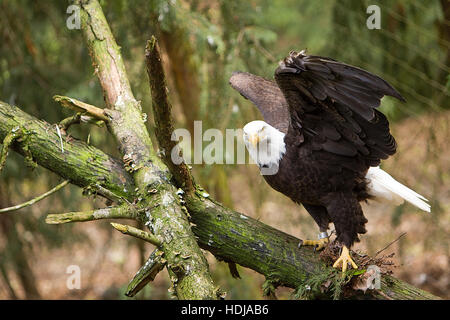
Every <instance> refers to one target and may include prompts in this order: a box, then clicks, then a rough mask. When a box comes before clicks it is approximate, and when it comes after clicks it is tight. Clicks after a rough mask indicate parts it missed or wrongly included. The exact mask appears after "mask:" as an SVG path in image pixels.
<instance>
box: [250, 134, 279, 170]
mask: <svg viewBox="0 0 450 320" xmlns="http://www.w3.org/2000/svg"><path fill="white" fill-rule="evenodd" d="M268 130H269V132H268V135H267V138H266V139H264V140H262V141H260V142H259V143H258V145H257V147H255V146H253V145H252V144H246V146H247V150H248V152H249V154H250V157H251V158H252V160H253V161H254V162H256V164H258V166H259V168H260V169H261V170H262V169H263V168H264V169H273V168H278V166H279V163H280V161H281V159H282V158H283V155H284V154H285V152H286V144H285V142H284V136H285V134H284V133H283V132H281V131H279V130H277V129H275V128H274V127H271V126H270V127H269V129H268Z"/></svg>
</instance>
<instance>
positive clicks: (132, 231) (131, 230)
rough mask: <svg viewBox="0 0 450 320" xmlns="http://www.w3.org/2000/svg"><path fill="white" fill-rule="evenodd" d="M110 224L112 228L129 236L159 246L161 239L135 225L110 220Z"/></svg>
mask: <svg viewBox="0 0 450 320" xmlns="http://www.w3.org/2000/svg"><path fill="white" fill-rule="evenodd" d="M111 225H112V226H113V228H114V229H116V230H118V231H120V232H122V233H123V234H127V235H129V236H133V237H135V238H138V239H141V240H144V241H147V242H150V243H151V244H154V245H155V246H157V247H159V246H160V245H161V240H160V239H158V237H156V236H154V235H152V234H150V233H148V232H146V231H144V230H141V229H138V228H135V227H132V226H128V225H126V224H120V223H114V222H111Z"/></svg>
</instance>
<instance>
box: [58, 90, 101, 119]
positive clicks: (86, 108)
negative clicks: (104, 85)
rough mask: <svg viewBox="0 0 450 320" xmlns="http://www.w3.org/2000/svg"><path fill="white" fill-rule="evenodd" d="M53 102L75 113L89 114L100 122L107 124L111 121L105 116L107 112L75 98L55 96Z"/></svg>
mask: <svg viewBox="0 0 450 320" xmlns="http://www.w3.org/2000/svg"><path fill="white" fill-rule="evenodd" d="M53 100H55V101H56V102H59V103H60V104H61V105H62V106H63V107H66V108H69V109H71V110H74V111H75V112H79V113H81V114H87V115H89V116H91V117H94V118H96V119H99V120H103V121H105V122H107V121H108V120H109V119H108V117H107V116H106V115H105V112H104V110H103V109H101V108H97V107H96V106H93V105H91V104H88V103H85V102H82V101H79V100H77V99H74V98H69V97H65V96H59V95H55V96H53Z"/></svg>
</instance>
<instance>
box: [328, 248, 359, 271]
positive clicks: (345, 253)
mask: <svg viewBox="0 0 450 320" xmlns="http://www.w3.org/2000/svg"><path fill="white" fill-rule="evenodd" d="M341 263H342V272H345V271H347V264H348V263H350V264H351V265H352V267H353V268H354V269H358V266H357V265H356V263H355V262H354V261H353V260H352V258H351V257H350V251H349V250H348V248H347V247H346V246H344V247H343V248H342V253H341V256H340V257H339V258H338V259H337V260H336V262H335V263H334V264H333V268H339V264H341Z"/></svg>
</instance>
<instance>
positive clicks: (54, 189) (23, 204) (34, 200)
mask: <svg viewBox="0 0 450 320" xmlns="http://www.w3.org/2000/svg"><path fill="white" fill-rule="evenodd" d="M68 183H69V180H65V181H63V182H62V183H60V184H58V185H57V186H56V187H54V188H53V189H51V190H49V191H47V192H46V193H43V194H41V195H40V196H37V197H35V198H33V199H31V200H29V201H27V202H24V203H22V204H18V205H16V206H12V207H9V208H3V209H0V213H5V212H11V211H16V210H19V209H22V208H25V207H29V206H32V205H33V204H35V203H36V202H39V201H41V200H42V199H45V198H47V197H48V196H51V195H52V194H54V193H55V192H57V191H58V190H60V189H62V188H64V187H65V186H66V185H67V184H68Z"/></svg>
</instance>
